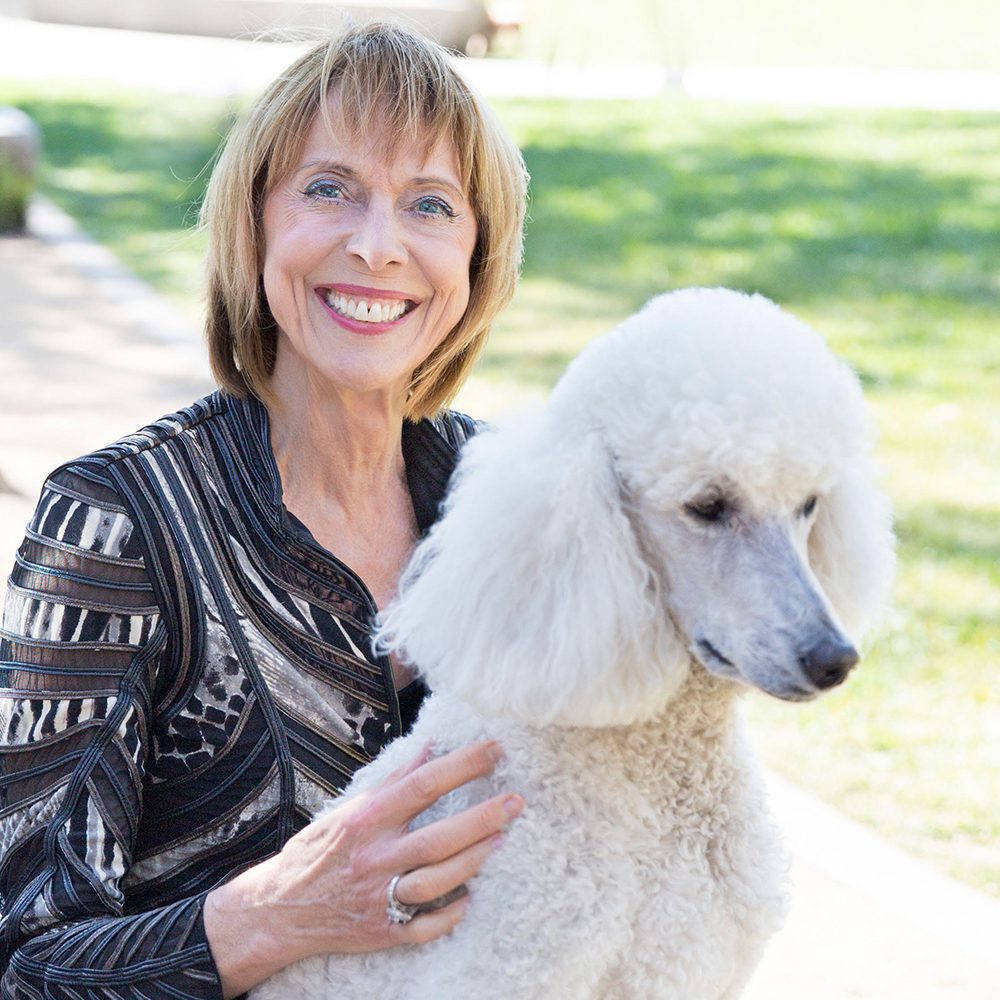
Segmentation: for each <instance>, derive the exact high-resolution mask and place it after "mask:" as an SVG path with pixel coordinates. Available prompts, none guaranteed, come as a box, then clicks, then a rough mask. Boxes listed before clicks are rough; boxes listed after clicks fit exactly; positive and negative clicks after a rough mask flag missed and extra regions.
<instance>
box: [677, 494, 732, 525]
mask: <svg viewBox="0 0 1000 1000" xmlns="http://www.w3.org/2000/svg"><path fill="white" fill-rule="evenodd" d="M684 510H685V511H687V513H688V514H690V515H691V516H692V517H694V518H697V519H698V520H699V521H705V522H707V523H709V524H714V523H716V522H718V521H722V520H724V519H725V518H726V516H727V515H728V514H729V504H728V503H726V501H725V498H724V497H706V498H705V499H703V500H692V501H691V502H690V503H686V504H684Z"/></svg>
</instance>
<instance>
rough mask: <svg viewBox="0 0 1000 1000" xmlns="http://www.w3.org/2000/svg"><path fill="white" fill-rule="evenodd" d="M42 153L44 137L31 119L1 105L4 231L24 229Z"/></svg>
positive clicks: (1, 220) (0, 183)
mask: <svg viewBox="0 0 1000 1000" xmlns="http://www.w3.org/2000/svg"><path fill="white" fill-rule="evenodd" d="M41 151H42V134H41V132H40V131H39V129H38V126H37V125H36V124H35V123H34V122H33V121H32V120H31V118H29V117H28V115H26V114H25V113H24V112H23V111H21V110H20V109H19V108H10V107H5V106H2V105H0V231H4V230H7V231H10V230H15V231H17V230H22V229H24V226H25V223H26V221H27V214H28V200H29V199H30V197H31V193H32V191H34V189H35V183H36V180H37V177H38V163H39V159H40V157H41Z"/></svg>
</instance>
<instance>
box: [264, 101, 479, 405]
mask: <svg viewBox="0 0 1000 1000" xmlns="http://www.w3.org/2000/svg"><path fill="white" fill-rule="evenodd" d="M332 111H333V114H332V116H331V122H332V128H327V126H326V124H325V123H324V122H323V120H322V118H317V120H316V122H314V124H313V126H312V128H311V129H310V131H309V133H308V135H307V137H306V140H305V143H304V146H303V150H302V154H301V156H300V158H299V161H298V165H297V166H295V167H294V168H293V169H292V171H291V173H290V174H289V175H288V176H287V177H286V178H284V180H282V181H281V182H280V183H279V184H277V185H276V186H275V187H274V189H273V190H272V191H271V192H270V193H269V194H268V195H267V196H266V198H265V200H264V213H263V224H264V246H265V253H264V266H263V279H264V292H265V294H266V296H267V301H268V305H269V306H270V308H271V312H272V314H273V316H274V318H275V321H276V322H277V325H278V360H277V365H276V369H275V378H274V379H272V385H273V387H274V388H275V390H276V391H277V392H278V394H279V396H282V395H285V396H288V395H289V394H292V393H299V392H305V391H307V390H315V389H319V391H321V392H324V391H329V390H332V391H334V392H338V393H341V394H342V393H378V394H381V396H383V397H386V398H388V399H390V400H391V401H392V402H393V403H394V404H398V403H401V402H402V401H403V400H404V399H405V395H406V389H407V386H408V384H409V381H410V376H411V374H412V373H413V370H414V369H415V368H416V367H417V366H418V365H419V364H420V363H421V362H422V361H423V360H424V359H425V358H426V357H427V356H428V355H429V354H430V352H431V351H432V350H433V349H434V348H435V347H436V346H437V345H438V344H439V343H440V342H441V341H442V340H443V339H444V338H445V336H447V334H448V332H449V331H450V330H452V329H453V327H454V326H455V324H456V323H458V321H459V320H460V319H461V318H462V315H463V313H464V312H465V308H466V306H467V305H468V302H469V265H470V261H471V259H472V251H473V248H474V246H475V242H476V219H475V216H474V214H473V210H472V205H471V204H470V202H469V200H468V195H467V193H466V191H465V190H464V188H463V186H462V183H461V180H460V175H459V170H458V163H457V159H456V156H455V153H454V150H453V148H452V147H451V145H450V143H440V144H438V145H436V146H434V147H431V148H430V149H428V150H426V151H425V150H423V149H422V148H420V147H419V146H416V145H412V146H410V145H406V144H401V145H400V146H399V148H398V149H397V151H396V153H395V155H393V156H392V157H391V158H388V157H387V156H386V154H385V153H384V152H383V150H382V149H381V148H380V143H379V139H380V138H381V133H380V131H379V126H378V122H377V121H375V122H372V123H370V125H369V127H368V130H367V133H368V134H367V136H366V137H365V138H362V139H360V140H353V141H352V140H351V139H349V138H348V136H347V135H346V134H344V132H343V130H342V128H341V127H340V126H339V125H338V122H339V115H338V113H337V107H336V104H335V103H334V104H333V105H332Z"/></svg>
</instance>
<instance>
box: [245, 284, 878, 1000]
mask: <svg viewBox="0 0 1000 1000" xmlns="http://www.w3.org/2000/svg"><path fill="white" fill-rule="evenodd" d="M889 521H890V519H889V511H888V507H887V504H886V501H885V499H884V498H883V497H882V495H881V494H880V493H879V492H878V491H877V490H876V488H875V486H874V484H873V474H872V466H871V462H870V458H869V453H868V440H867V434H866V429H865V419H864V412H863V404H862V398H861V390H860V387H859V384H858V380H857V379H856V378H855V376H854V375H853V374H852V372H851V371H850V370H849V369H848V368H847V367H846V366H845V365H844V364H842V363H840V362H838V361H837V360H836V359H835V358H834V357H833V356H832V355H831V354H830V353H829V352H828V350H827V348H826V347H825V345H824V343H823V341H822V340H821V338H820V337H819V336H818V335H817V334H816V333H814V332H813V331H811V330H810V329H809V328H807V327H806V326H805V325H804V324H802V323H801V322H799V321H798V320H796V319H794V318H793V317H791V316H789V315H788V314H787V313H784V312H782V311H781V310H780V309H779V308H778V307H777V306H775V305H774V304H773V303H771V302H769V301H768V300H766V299H764V298H761V297H760V296H753V297H748V296H745V295H742V294H740V293H737V292H731V291H726V290H723V289H693V290H688V291H682V292H676V293H673V294H668V295H663V296H661V297H659V298H657V299H654V300H653V301H652V302H651V303H649V305H647V306H646V308H645V309H643V310H642V311H641V312H640V313H638V314H637V315H635V316H633V317H632V318H630V319H629V320H627V321H626V322H625V323H624V324H623V325H622V326H620V327H619V328H618V329H617V330H615V331H613V332H612V333H610V334H608V335H607V336H605V337H602V338H600V339H599V340H597V341H595V342H594V343H593V344H591V345H590V346H589V347H587V349H586V350H585V351H583V353H582V354H581V355H580V357H579V358H578V359H577V360H576V361H575V362H574V363H573V364H572V365H571V366H570V368H569V370H568V371H567V373H566V375H565V376H564V377H563V379H562V380H561V381H560V383H559V385H558V386H557V387H556V389H555V391H554V392H553V394H552V396H551V399H550V401H549V402H548V404H547V405H546V407H545V408H544V410H543V411H542V412H541V414H539V415H537V416H536V417H535V418H533V419H531V420H525V421H522V422H520V423H518V424H517V425H515V426H510V427H506V428H503V429H500V430H496V431H487V432H484V433H483V434H481V435H480V436H478V437H477V438H475V439H474V440H473V441H472V442H471V443H470V444H469V445H468V447H467V449H466V451H465V453H464V455H463V457H462V461H461V464H460V467H459V474H458V477H457V481H456V484H455V486H454V487H453V490H452V492H451V494H450V497H449V500H448V503H447V509H446V513H445V516H444V517H443V518H442V520H441V521H440V523H439V524H438V525H437V526H436V527H435V528H434V530H433V531H432V532H431V534H430V536H429V537H428V538H427V539H426V540H425V541H424V542H423V543H422V544H421V545H420V546H419V548H418V549H417V552H416V554H415V556H414V559H413V561H412V564H411V565H410V567H409V568H408V570H407V571H406V573H405V575H404V578H403V581H402V584H401V589H400V596H399V598H398V600H397V602H396V603H395V604H394V605H393V606H392V607H391V608H390V610H389V612H388V614H387V615H386V620H385V623H384V629H383V631H382V633H381V635H382V641H383V642H384V643H386V644H387V645H388V646H390V647H391V648H393V649H395V650H397V651H398V652H399V653H400V654H401V655H405V657H406V658H407V659H408V660H410V661H412V662H413V663H415V664H418V665H419V668H420V670H421V672H422V673H423V674H424V676H425V677H426V679H427V680H428V682H429V684H430V686H431V687H432V689H433V690H434V692H435V693H434V695H433V696H432V697H431V699H430V700H429V701H428V703H427V704H426V706H425V708H424V709H423V711H422V713H421V715H420V718H419V720H418V722H417V724H416V727H415V729H414V730H413V732H412V734H411V735H410V736H408V737H407V738H405V739H401V740H399V741H397V742H395V743H394V744H392V745H391V746H390V747H389V748H388V749H387V751H386V752H385V753H384V754H383V755H382V756H381V757H380V758H379V759H378V760H377V761H376V762H375V763H374V764H372V765H370V766H369V767H368V768H366V769H365V770H364V771H362V772H361V773H360V774H359V775H358V776H357V778H356V779H355V781H354V783H353V785H352V786H351V789H350V791H349V793H348V794H350V792H352V791H357V790H360V789H362V788H365V787H368V786H370V785H371V784H373V783H375V782H376V781H378V780H380V779H381V778H382V777H383V776H385V775H386V774H387V773H388V772H390V771H392V770H394V769H396V768H398V767H400V766H401V765H402V764H404V763H405V762H408V761H409V760H411V759H412V758H413V757H415V756H416V755H417V754H418V752H419V750H420V748H421V747H423V746H424V744H425V743H426V742H427V741H428V740H430V739H433V740H434V742H435V744H436V747H437V749H438V750H439V751H441V752H444V751H447V750H450V749H453V748H455V747H458V746H460V745H463V744H467V743H471V742H473V741H475V740H479V739H485V738H492V739H498V740H500V742H501V743H502V744H503V746H504V749H505V752H506V761H505V763H504V764H502V765H501V767H500V769H499V770H498V771H497V773H496V774H495V775H494V776H493V778H492V779H490V780H483V781H481V782H478V783H477V784H476V785H473V786H470V787H467V788H465V789H461V790H460V791H459V792H458V793H455V794H454V795H452V796H450V797H449V798H448V799H447V800H445V801H444V802H442V803H439V805H438V806H437V807H436V808H435V809H434V810H432V811H430V812H429V813H427V814H425V815H424V816H423V817H421V820H420V823H423V822H429V821H431V820H432V819H435V818H438V816H440V815H442V814H443V813H445V812H450V811H454V810H458V809H462V808H464V807H466V806H468V805H470V804H472V802H473V801H479V800H481V799H484V798H486V797H488V796H490V795H492V794H495V793H496V792H498V791H501V790H516V791H518V792H520V793H521V794H522V795H523V796H524V798H525V800H526V802H527V806H526V809H525V813H524V815H523V816H522V817H521V818H520V819H519V820H517V821H516V822H515V823H514V824H513V825H512V826H511V828H510V829H509V831H508V833H507V835H506V837H505V841H504V844H503V846H502V847H501V848H500V849H499V850H498V851H496V852H495V853H494V854H493V855H492V856H491V857H490V859H489V860H488V861H487V863H486V865H485V867H484V869H483V871H482V872H481V874H480V875H479V876H477V877H476V879H475V880H474V881H473V883H472V886H471V890H472V894H473V896H472V905H471V907H470V909H469V913H468V916H467V917H466V919H465V920H464V922H463V923H461V924H460V925H459V926H458V928H457V929H456V930H455V931H454V932H453V933H452V934H451V935H450V936H448V937H446V938H442V939H440V940H438V941H436V942H434V943H432V944H430V945H425V946H421V947H413V948H401V949H395V950H392V951H389V952H382V953H380V954H375V955H370V956H331V957H329V958H315V959H310V960H307V961H305V962H302V963H300V964H298V965H295V966H292V967H290V968H289V969H287V970H285V971H284V972H282V973H280V974H279V975H278V976H276V977H275V978H274V979H273V980H271V981H270V982H269V983H267V984H265V985H264V986H262V987H260V988H258V990H257V991H255V993H254V997H255V1000H262V998H274V1000H278V998H281V1000H287V998H295V1000H311V998H317V1000H318V998H323V1000H328V998H329V1000H332V998H338V1000H362V998H366V1000H367V998H375V1000H532V998H538V1000H543V998H544V1000H573V998H587V1000H590V998H609V1000H610V998H616V1000H625V998H629V1000H640V998H641V1000H723V998H733V997H736V996H738V995H739V993H740V992H741V990H742V988H743V986H744V985H745V983H746V981H747V979H748V978H749V976H750V973H751V972H752V970H753V968H754V966H755V964H756V963H757V961H758V959H759V957H760V955H761V952H762V950H763V946H764V943H765V941H766V939H767V937H768V936H769V935H770V934H771V933H772V932H773V931H774V930H775V929H776V927H777V926H778V924H779V923H780V920H781V916H782V912H783V895H784V894H783V885H782V882H783V878H782V877H783V874H784V871H785V868H786V859H785V855H784V852H783V849H782V847H781V844H780V840H779V839H778V837H777V834H776V831H775V829H774V827H773V825H772V823H771V821H770V820H769V818H768V815H767V813H766V809H765V800H764V792H763V789H762V785H761V779H760V775H759V773H758V768H757V765H756V763H755V760H754V757H753V754H752V751H751V749H750V748H749V746H748V745H747V742H746V740H745V738H744V734H743V729H742V727H741V725H740V721H739V717H738V713H737V710H736V709H737V706H736V702H737V696H738V693H739V691H740V689H741V687H744V686H747V685H750V686H753V687H756V688H759V689H761V690H762V691H765V692H767V693H768V694H771V695H775V696H776V697H778V698H782V699H785V700H788V701H802V700H806V699H809V698H813V697H815V696H816V695H818V694H819V693H820V692H821V691H823V690H825V689H828V688H831V687H833V686H835V685H837V684H839V683H840V682H841V681H843V680H844V678H845V677H846V676H847V673H848V671H849V670H850V669H851V667H852V666H854V664H855V663H856V661H857V659H858V654H857V653H856V651H855V646H854V645H853V643H852V640H851V639H849V638H848V635H851V636H853V637H855V639H856V637H857V636H858V635H860V633H861V632H862V630H863V628H864V627H865V626H866V624H867V623H868V622H869V621H870V620H871V618H872V616H873V613H874V612H877V611H878V610H879V608H880V606H881V605H882V604H883V601H884V599H885V597H886V592H887V588H888V584H889V582H890V578H891V575H892V568H893V550H892V538H891V532H890V523H889Z"/></svg>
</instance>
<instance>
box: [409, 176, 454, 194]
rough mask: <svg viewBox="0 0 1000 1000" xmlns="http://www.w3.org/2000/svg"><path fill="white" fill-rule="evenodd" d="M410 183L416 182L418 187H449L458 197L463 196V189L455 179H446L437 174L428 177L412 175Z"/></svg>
mask: <svg viewBox="0 0 1000 1000" xmlns="http://www.w3.org/2000/svg"><path fill="white" fill-rule="evenodd" d="M411 183H412V184H416V185H417V186H418V187H446V188H450V189H451V190H452V191H454V192H455V194H457V195H458V196H459V197H461V198H464V197H465V190H464V189H463V188H462V187H460V186H459V185H458V184H456V183H455V181H451V180H448V178H447V177H441V176H439V175H431V176H428V177H414V178H413V180H412V181H411Z"/></svg>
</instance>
